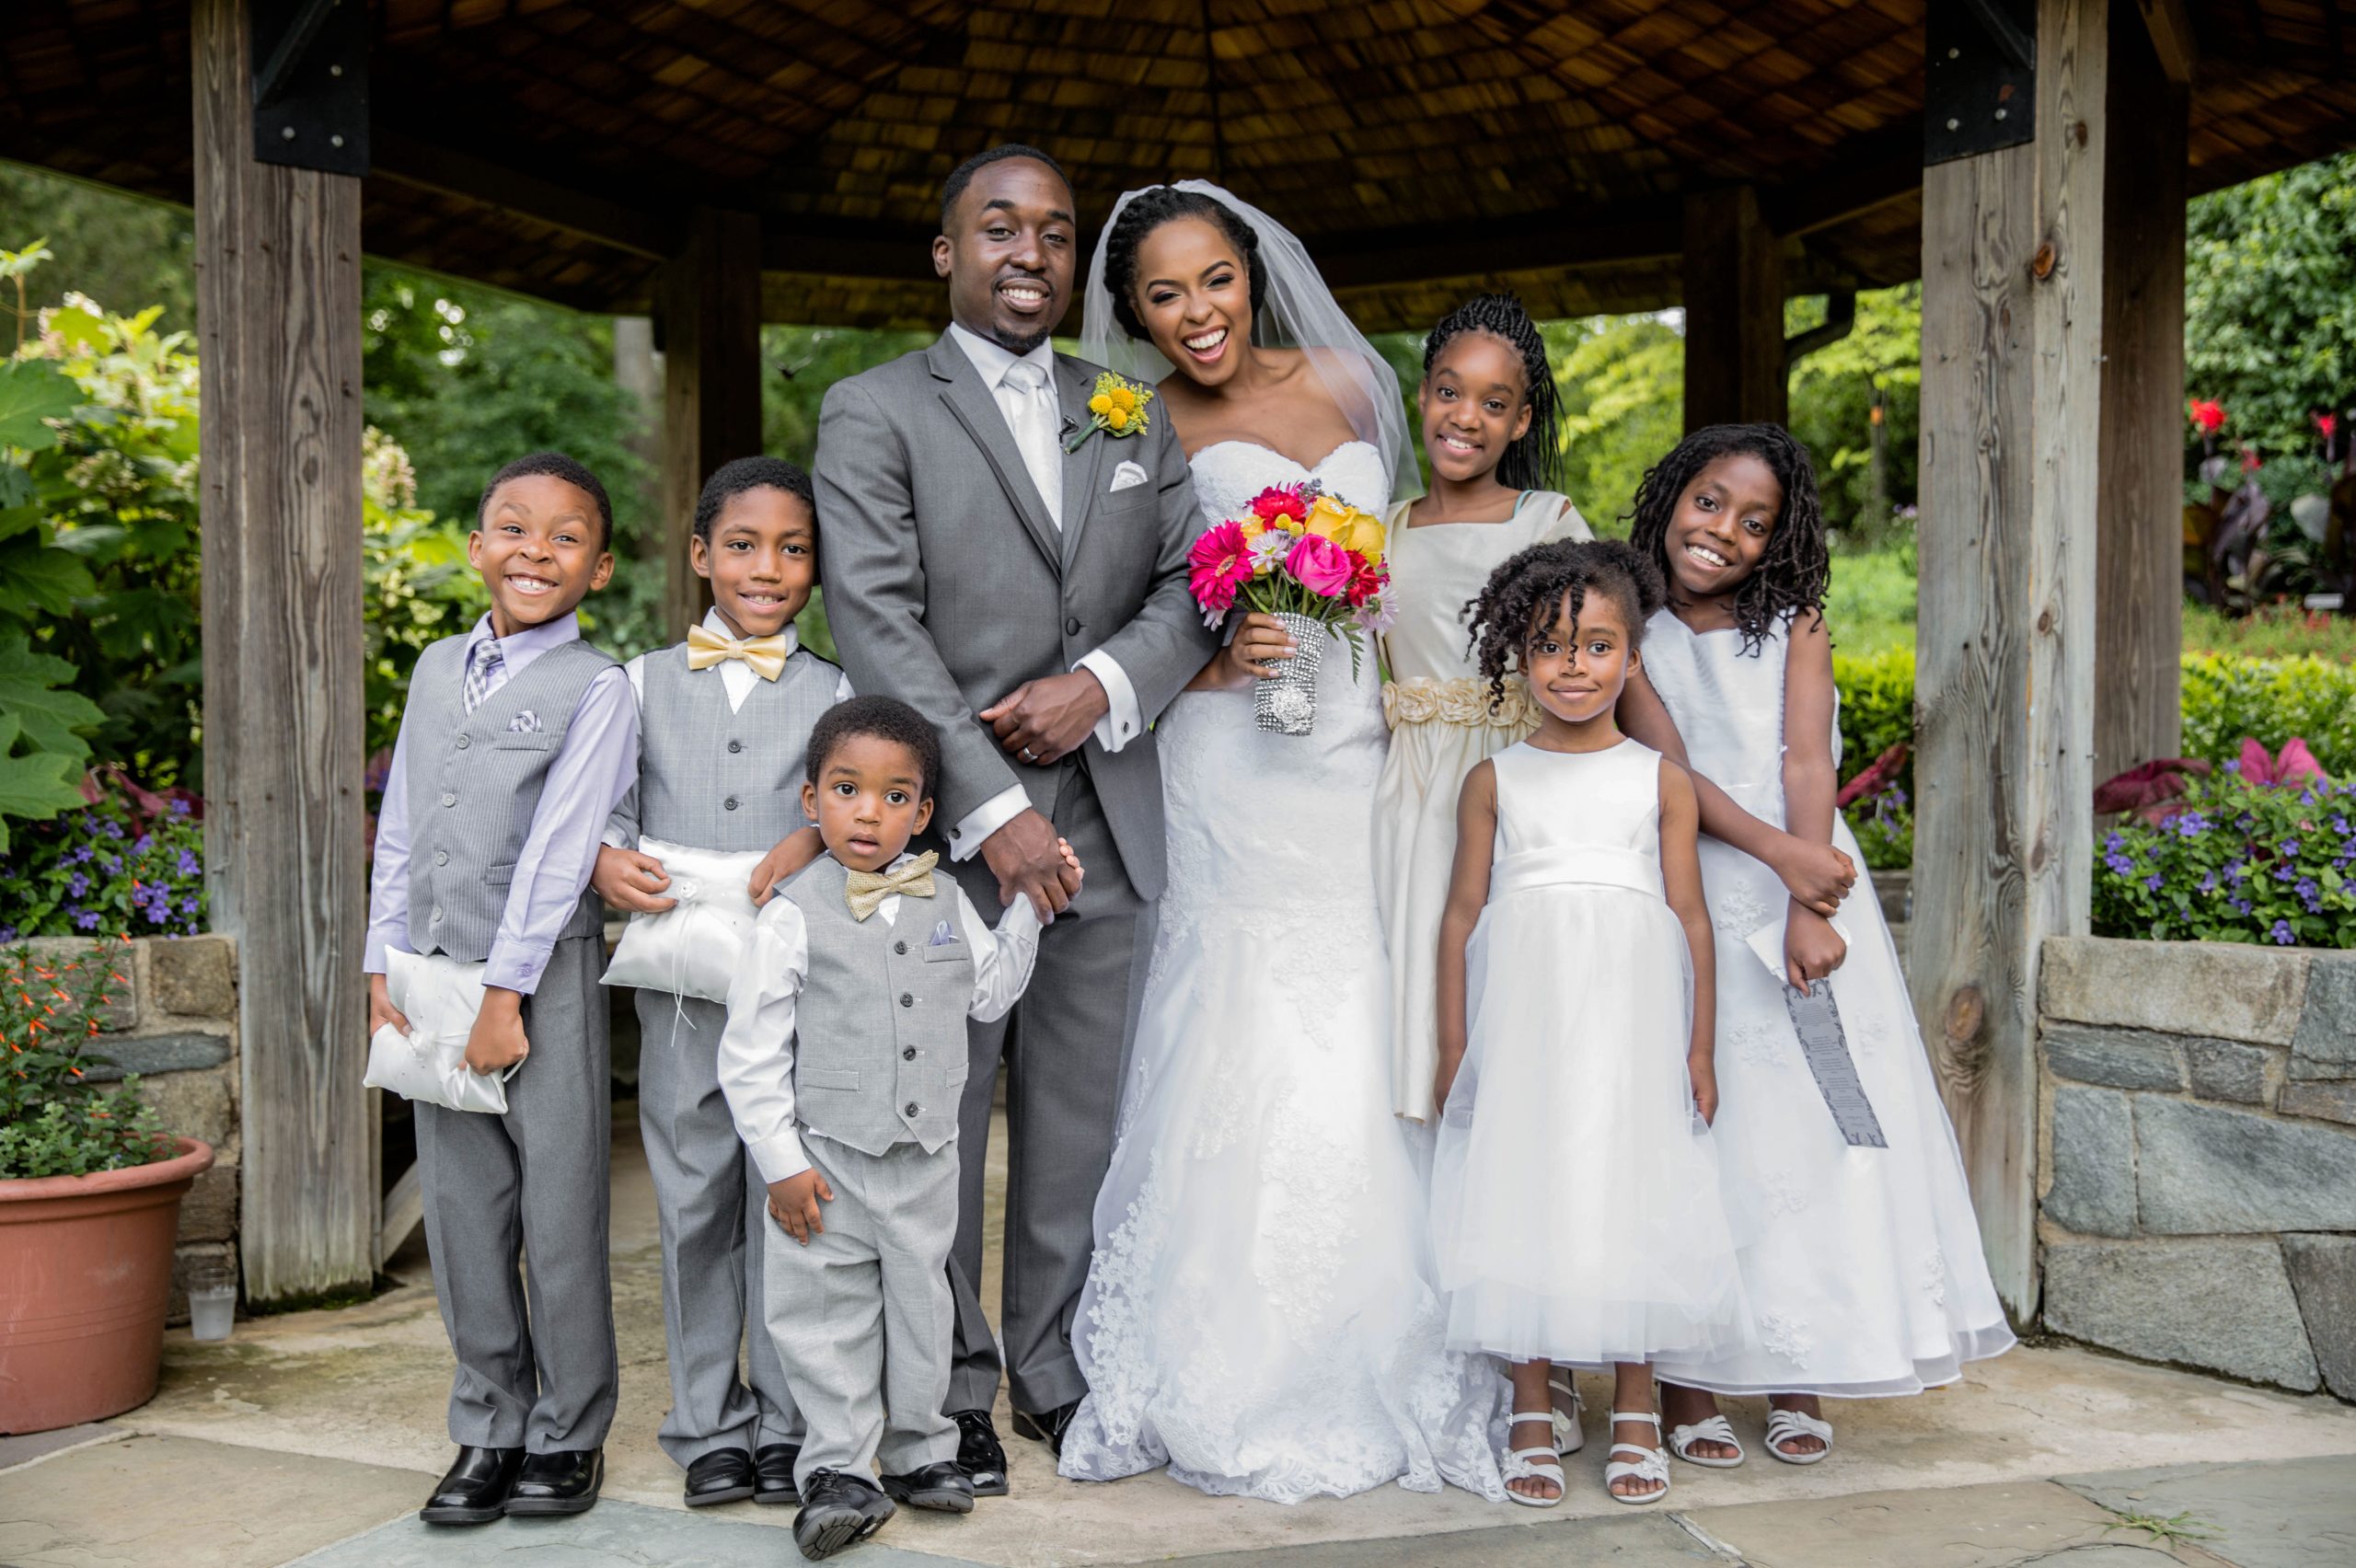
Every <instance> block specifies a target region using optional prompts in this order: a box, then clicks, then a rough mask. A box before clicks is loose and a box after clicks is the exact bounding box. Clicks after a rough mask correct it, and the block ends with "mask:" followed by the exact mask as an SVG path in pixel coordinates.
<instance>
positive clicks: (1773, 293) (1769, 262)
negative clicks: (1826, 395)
mask: <svg viewBox="0 0 2356 1568" xmlns="http://www.w3.org/2000/svg"><path fill="white" fill-rule="evenodd" d="M1788 411H1789V398H1788V397H1787V396H1786V381H1785V377H1784V259H1783V251H1782V249H1781V248H1780V246H1779V244H1778V242H1777V240H1776V238H1775V235H1774V231H1773V230H1772V229H1770V228H1769V227H1768V226H1767V220H1766V219H1765V218H1764V217H1762V216H1761V214H1760V211H1759V193H1758V192H1757V191H1756V190H1752V189H1751V188H1750V186H1747V185H1738V186H1734V187H1731V188H1729V189H1727V190H1705V191H1702V192H1700V193H1698V194H1696V195H1692V196H1689V197H1687V198H1686V199H1685V428H1686V429H1687V430H1689V431H1691V430H1699V429H1700V428H1701V427H1702V426H1703V425H1712V424H1727V423H1731V422H1734V421H1752V420H1771V421H1774V422H1776V423H1778V424H1781V423H1782V422H1784V418H1785V416H1786V414H1787V413H1788Z"/></svg>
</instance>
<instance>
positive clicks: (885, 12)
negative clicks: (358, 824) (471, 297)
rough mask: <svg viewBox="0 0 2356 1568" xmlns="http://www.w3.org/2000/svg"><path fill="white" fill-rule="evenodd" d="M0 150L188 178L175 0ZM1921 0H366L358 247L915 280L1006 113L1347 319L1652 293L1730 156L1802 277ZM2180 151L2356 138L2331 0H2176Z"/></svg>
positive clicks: (1836, 246) (1915, 164)
mask: <svg viewBox="0 0 2356 1568" xmlns="http://www.w3.org/2000/svg"><path fill="white" fill-rule="evenodd" d="M9 10H10V13H11V15H10V19H9V24H8V26H7V27H6V29H0V156H6V157H12V158H17V159H20V160H23V161H26V162H30V163H36V164H40V165H44V166H47V167H53V168H57V169H61V170H63V171H64V172H67V173H71V174H75V175H78V176H82V177H85V178H88V179H98V180H102V181H105V182H107V183H109V184H113V185H119V186H123V187H126V188H128V189H131V190H139V191H144V192H146V193H149V194H153V195H157V196H162V197H166V198H169V199H172V200H177V201H183V202H184V201H186V200H188V198H189V194H190V149H189V141H190V134H189V125H190V106H189V52H188V37H187V33H188V22H187V3H186V0H17V4H16V5H14V6H10V7H9ZM2184 10H2185V13H2186V14H2187V15H2188V16H2189V18H2190V21H2191V24H2192V29H2193V31H2194V34H2195V36H2196V38H2197V40H2198V42H2199V44H2200V57H2201V63H2200V70H2199V73H2198V75H2196V76H2195V79H2194V86H2193V110H2192V115H2193V123H2192V131H2191V139H2190V141H2191V158H2192V172H2191V183H2192V187H2193V189H2194V190H2196V191H2197V190H2211V189H2215V188H2217V187H2219V186H2223V185H2227V184H2232V183H2235V182H2236V181H2239V180H2242V179H2247V178H2250V177H2251V176H2253V175H2256V174H2259V173H2263V172H2266V171H2268V170H2269V169H2273V168H2278V167H2284V166H2287V165H2289V164H2292V163H2296V162H2300V161H2303V160H2304V159H2307V158H2311V157H2314V156H2320V155H2321V154H2324V153H2327V152H2330V151H2333V150H2336V149H2338V148H2340V147H2345V146H2348V145H2350V144H2356V80H2351V79H2350V78H2351V75H2356V73H2351V72H2350V70H2349V69H2348V68H2347V62H2346V53H2345V51H2346V49H2347V48H2348V42H2347V40H2349V39H2350V38H2356V3H2351V0H2304V3H2295V0H2240V3H2235V4H2204V3H2201V0H2185V6H2184ZM371 13H372V20H373V22H374V24H375V45H374V48H373V51H372V53H371V59H370V100H371V107H372V114H373V125H374V130H373V137H374V151H375V173H374V174H372V175H371V176H370V178H369V179H368V180H367V182H366V186H365V190H364V198H365V201H364V220H363V221H364V237H365V243H366V244H367V247H368V248H369V250H370V251H371V252H372V253H374V254H376V255H380V256H384V257H387V258H390V259H397V260H401V261H405V262H409V263H411V264H414V265H418V266H422V267H426V268H430V269H433V270H436V271H443V272H446V273H451V274H455V275H457V276H461V277H467V278H472V279H477V280H479V281H482V282H490V283H493V284H496V285H498V286H501V287H504V288H510V289H514V290H518V291H521V292H524V293H527V294H537V295H541V296H544V297H548V298H551V299H556V300H560V301H564V302H566V303H570V304H574V305H579V306H586V307H590V308H595V309H599V310H615V311H627V310H641V309H644V308H645V307H646V306H647V305H648V302H649V294H650V288H651V283H652V280H653V274H654V271H655V269H656V267H657V266H658V265H659V262H660V260H661V259H662V257H663V256H664V253H665V252H666V250H668V249H669V248H670V247H671V246H672V245H673V243H674V242H675V240H676V236H679V235H680V234H681V232H682V227H683V225H681V223H680V221H679V220H680V214H681V213H683V212H684V211H686V210H687V208H689V207H690V206H693V205H696V204H708V205H714V206H722V207H730V208H737V209H743V210H748V211H752V212H756V213H758V214H759V215H760V217H761V220H762V224H763V230H764V235H765V241H764V253H763V264H764V270H765V282H764V306H765V311H766V314H767V315H768V317H770V318H771V319H776V320H794V321H803V322H812V323H844V324H856V325H904V326H924V325H930V324H931V323H933V322H936V321H937V320H938V319H939V318H940V315H941V293H940V286H939V284H938V283H937V282H935V281H934V280H933V278H932V276H931V270H930V260H929V258H928V256H927V244H928V241H929V240H930V236H931V235H932V234H933V232H934V231H935V228H936V227H937V223H936V220H935V211H936V202H937V193H938V190H939V188H940V184H941V179H942V178H943V177H944V176H945V175H946V174H947V173H948V172H949V170H950V169H951V167H953V166H954V165H955V164H956V163H957V162H958V161H959V160H961V159H962V158H964V156H967V155H968V154H970V153H973V152H975V151H976V150H978V149H980V148H982V147H984V146H987V145H989V144H992V143H995V142H999V141H1003V140H1010V139H1013V140H1025V141H1033V142H1036V143H1038V144H1041V145H1044V146H1045V147H1046V148H1047V149H1048V150H1049V151H1051V152H1053V153H1054V154H1055V155H1056V156H1057V157H1058V158H1060V159H1061V160H1062V161H1063V162H1064V164H1065V166H1066V167H1067V168H1068V170H1069V171H1070V173H1071V176H1072V179H1073V182H1074V185H1075V188H1076V194H1077V195H1078V197H1079V199H1080V209H1081V216H1082V219H1083V222H1084V223H1085V222H1091V221H1093V220H1095V219H1098V218H1101V217H1102V215H1103V213H1105V212H1107V211H1108V210H1109V209H1110V207H1111V205H1112V203H1113V201H1114V198H1115V197H1116V196H1117V195H1118V194H1119V193H1120V192H1121V191H1122V190H1126V189H1128V188H1130V187H1132V186H1135V185H1138V184H1142V183H1146V182H1148V181H1150V180H1154V179H1165V178H1177V177H1183V176H1188V175H1195V176H1202V177H1205V178H1209V179H1219V180H1221V181H1223V182H1225V183H1227V184H1229V185H1231V186H1232V187H1234V188H1235V189H1236V190H1238V191H1240V192H1242V194H1244V195H1246V196H1248V197H1249V198H1251V199H1252V200H1253V201H1254V202H1259V203H1260V204H1262V205H1264V206H1265V207H1266V208H1268V209H1269V210H1270V211H1272V212H1274V213H1277V214H1279V215H1280V216H1282V217H1283V218H1284V219H1285V220H1286V222H1287V223H1288V224H1289V225H1291V226H1293V227H1294V228H1295V229H1296V231H1297V232H1299V234H1300V235H1301V236H1302V237H1303V239H1304V240H1305V241H1306V242H1307V243H1308V244H1309V247H1310V248H1311V252H1312V253H1313V254H1315V255H1316V256H1317V258H1318V259H1319V260H1320V262H1321V264H1322V265H1323V266H1324V267H1325V269H1326V271H1327V272H1328V274H1329V276H1330V277H1331V279H1332V280H1333V282H1334V285H1335V288H1336V291H1337V292H1338V293H1340V294H1342V295H1343V296H1344V297H1345V302H1346V303H1348V304H1349V305H1350V306H1351V307H1352V308H1353V309H1354V311H1355V312H1356V313H1357V315H1358V316H1359V318H1360V319H1361V320H1362V321H1364V322H1365V323H1366V324H1367V325H1369V327H1373V328H1384V327H1394V326H1402V325H1421V324H1423V323H1426V322H1428V321H1429V320H1431V319H1432V318H1433V317H1436V316H1437V315H1438V313H1439V311H1440V310H1441V309H1443V308H1445V306H1447V305H1449V304H1450V303H1452V302H1453V301H1454V300H1456V299H1457V298H1459V297H1461V295H1462V294H1464V293H1465V292H1466V291H1467V290H1468V289H1469V288H1471V287H1472V286H1474V285H1475V284H1476V283H1479V282H1498V283H1505V284H1509V285H1510V286H1513V287H1515V288H1517V289H1519V291H1520V292H1521V293H1522V294H1523V295H1524V296H1525V298H1527V299H1528V300H1529V301H1530V304H1531V306H1532V307H1533V309H1535V310H1536V311H1538V312H1539V313H1540V314H1542V315H1553V316H1572V315H1581V314H1586V313H1588V312H1592V311H1597V310H1606V309H1634V308H1648V307H1654V306H1665V305H1669V304H1672V303H1674V302H1675V299H1676V296H1677V293H1678V261H1677V253H1678V249H1679V244H1680V238H1679V230H1680V211H1681V202H1682V200H1683V198H1684V196H1685V195H1686V194H1688V193H1690V192H1692V191H1694V190H1705V189H1709V188H1713V187H1716V186H1723V185H1728V184H1734V183H1751V184H1755V185H1757V186H1758V187H1759V188H1760V190H1761V205H1762V207H1763V209H1764V210H1765V212H1766V213H1767V214H1768V216H1769V218H1770V219H1771V221H1772V222H1773V224H1774V225H1775V226H1776V227H1777V229H1778V231H1779V232H1781V233H1783V234H1784V235H1785V236H1787V239H1786V249H1787V269H1786V271H1787V277H1788V279H1789V280H1790V282H1791V285H1792V286H1793V287H1794V288H1795V289H1796V290H1800V289H1805V290H1820V289H1823V288H1828V287H1833V286H1840V285H1844V284H1864V285H1873V284H1880V283H1888V282H1899V281H1901V280H1903V279H1906V278H1910V277H1912V276H1914V275H1915V274H1916V272H1917V271H1919V266H1920V255H1919V251H1920V236H1919V213H1918V209H1917V204H1916V197H1915V192H1916V190H1917V189H1918V187H1919V184H1920V169H1921V161H1922V159H1921V144H1922V114H1923V0H1848V3H1843V0H1715V3H1710V0H1360V3H1357V4H1339V5H1335V4H1322V3H1311V0H987V3H977V0H905V3H901V4H894V5H883V4H873V3H871V0H372V4H371Z"/></svg>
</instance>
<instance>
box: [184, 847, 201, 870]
mask: <svg viewBox="0 0 2356 1568" xmlns="http://www.w3.org/2000/svg"><path fill="white" fill-rule="evenodd" d="M203 870H204V867H203V865H202V863H201V862H199V861H198V859H197V858H196V857H195V856H194V855H193V854H191V853H190V852H189V851H188V850H186V849H183V850H181V851H180V875H182V876H184V877H192V876H196V875H199V874H201V873H202V871H203Z"/></svg>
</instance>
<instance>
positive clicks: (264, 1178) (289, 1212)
mask: <svg viewBox="0 0 2356 1568" xmlns="http://www.w3.org/2000/svg"><path fill="white" fill-rule="evenodd" d="M248 26H249V16H248V0H194V4H193V5H192V6H191V11H190V17H189V32H190V43H191V53H192V55H193V65H194V78H195V81H194V99H195V190H196V279H197V329H198V333H199V336H200V339H201V340H202V358H203V362H204V407H203V414H204V417H203V421H202V425H201V427H200V429H201V436H200V439H201V442H202V454H201V455H202V476H203V478H202V486H203V488H202V499H201V502H200V507H201V513H202V525H203V528H202V571H203V580H204V586H203V600H204V603H203V611H204V743H205V744H204V793H205V797H206V803H207V809H206V812H205V818H204V834H205V855H204V861H205V877H206V885H207V890H208V892H209V893H210V894H211V895H212V904H213V923H214V928H215V929H217V930H222V931H226V932H228V933H229V934H230V935H232V936H234V937H235V938H236V939H237V962H238V972H239V977H238V991H239V997H238V1017H239V1019H240V1020H241V1022H240V1025H239V1029H240V1049H239V1052H238V1055H239V1061H240V1064H241V1080H240V1082H241V1100H242V1111H243V1116H242V1121H243V1127H244V1150H243V1166H244V1174H243V1178H242V1180H241V1182H240V1187H241V1189H242V1192H243V1199H242V1216H241V1220H240V1226H239V1240H240V1251H241V1254H242V1258H243V1262H244V1267H245V1281H246V1295H247V1297H248V1299H249V1300H253V1301H256V1302H295V1301H301V1300H304V1299H306V1298H313V1297H318V1296H321V1295H325V1294H329V1293H336V1292H342V1291H348V1290H354V1289H358V1290H365V1289H366V1288H367V1286H368V1284H369V1281H370V1279H371V1278H372V1277H373V1274H374V1273H375V1261H376V1260H375V1249H374V1246H373V1242H374V1241H375V1229H376V1171H375V1158H374V1153H373V1149H374V1146H373V1143H372V1139H371V1131H370V1127H369V1116H370V1113H371V1110H372V1106H371V1101H370V1097H369V1096H368V1094H367V1093H365V1092H364V1090H363V1089H362V1086H361V1082H360V1079H361V1073H362V1070H363V1068H364V1066H365V1064H366V1057H367V1051H366V1048H365V1044H364V1040H365V1020H366V988H365V986H364V982H363V978H362V975H361V973H360V964H361V959H362V954H363V951H364V941H365V937H366V922H367V889H366V885H365V879H366V860H365V859H364V855H363V852H362V844H363V842H364V806H363V801H362V795H361V790H360V777H361V770H362V757H361V709H362V703H361V689H360V686H361V666H362V652H361V616H360V601H361V582H360V562H361V516H360V433H361V401H360V181H359V180H357V179H352V178H350V177H348V176H343V175H334V174H322V173H318V172H316V171H313V170H308V169H296V168H286V167H275V166H271V165H267V164H260V163H257V162H255V161H254V158H253V156H252V155H253V130H252V119H253V98H252V87H251V81H250V73H251V70H252V63H251V44H250V40H249V34H248Z"/></svg>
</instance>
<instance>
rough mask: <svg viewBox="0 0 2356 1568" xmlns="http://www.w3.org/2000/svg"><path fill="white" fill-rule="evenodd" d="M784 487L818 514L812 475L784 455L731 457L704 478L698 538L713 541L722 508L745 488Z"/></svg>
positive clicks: (813, 514) (698, 506) (698, 507)
mask: <svg viewBox="0 0 2356 1568" xmlns="http://www.w3.org/2000/svg"><path fill="white" fill-rule="evenodd" d="M746 490H783V491H784V492H785V493H786V494H788V495H790V496H792V497H793V498H794V499H796V500H797V501H799V502H802V504H803V505H804V506H806V507H808V508H809V509H810V515H811V517H812V518H813V519H814V518H816V516H817V515H818V502H817V501H816V500H815V499H814V497H813V496H812V495H811V493H810V476H809V475H808V474H806V473H804V472H803V470H802V469H801V468H800V467H797V466H796V465H794V464H791V463H789V462H787V461H786V460H785V459H784V458H782V457H731V458H730V459H729V460H728V461H727V462H725V463H722V465H721V466H720V467H717V468H714V469H713V470H712V472H711V478H708V479H706V480H704V482H703V493H702V494H701V495H699V496H697V497H696V537H697V538H699V539H701V540H702V541H703V542H704V543H705V544H710V543H711V525H712V524H713V523H714V522H716V521H718V520H719V517H720V513H721V509H722V507H724V506H726V505H727V504H728V503H729V502H731V501H733V499H735V498H736V497H737V496H740V495H743V494H744V493H745V491H746Z"/></svg>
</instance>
